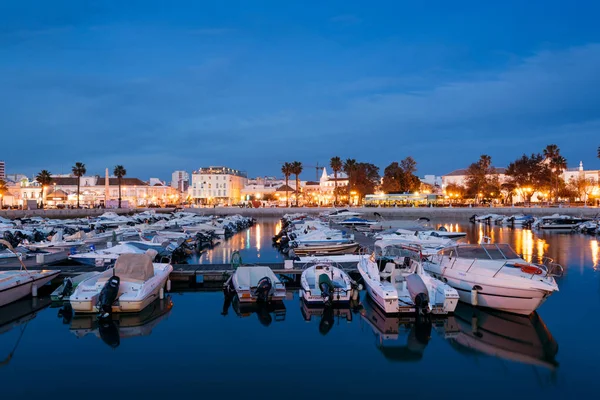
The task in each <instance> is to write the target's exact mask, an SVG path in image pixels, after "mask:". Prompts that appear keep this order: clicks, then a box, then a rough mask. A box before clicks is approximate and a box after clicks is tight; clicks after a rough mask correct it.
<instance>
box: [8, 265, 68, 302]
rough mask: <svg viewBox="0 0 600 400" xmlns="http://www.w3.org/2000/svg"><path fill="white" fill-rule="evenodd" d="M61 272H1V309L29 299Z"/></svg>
mask: <svg viewBox="0 0 600 400" xmlns="http://www.w3.org/2000/svg"><path fill="white" fill-rule="evenodd" d="M59 273H60V271H56V270H55V271H50V270H42V271H0V307H2V306H3V305H6V304H10V303H12V302H13V301H17V300H19V299H22V298H23V297H27V296H29V295H30V294H32V292H35V290H34V289H33V287H34V286H35V287H36V288H39V287H41V286H44V285H45V284H46V283H48V282H50V281H51V280H52V279H54V278H55V277H56V276H58V274H59Z"/></svg>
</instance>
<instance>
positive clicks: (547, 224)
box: [532, 214, 589, 230]
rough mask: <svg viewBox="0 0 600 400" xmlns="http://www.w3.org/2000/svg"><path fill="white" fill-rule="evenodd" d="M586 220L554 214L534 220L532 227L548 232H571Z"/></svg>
mask: <svg viewBox="0 0 600 400" xmlns="http://www.w3.org/2000/svg"><path fill="white" fill-rule="evenodd" d="M588 220H589V219H585V218H579V217H573V216H570V215H559V214H554V215H551V216H547V217H542V218H540V219H538V220H536V221H535V222H534V223H533V225H532V227H533V228H539V229H548V230H551V229H552V230H572V229H577V226H579V224H581V223H582V222H585V221H588Z"/></svg>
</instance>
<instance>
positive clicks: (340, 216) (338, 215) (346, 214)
mask: <svg viewBox="0 0 600 400" xmlns="http://www.w3.org/2000/svg"><path fill="white" fill-rule="evenodd" d="M320 215H321V216H322V217H325V218H327V219H329V220H332V221H342V220H344V219H346V218H351V217H360V216H361V215H362V214H361V213H357V212H354V211H350V210H347V209H341V210H338V209H335V208H334V209H333V210H332V211H324V212H322V213H321V214H320Z"/></svg>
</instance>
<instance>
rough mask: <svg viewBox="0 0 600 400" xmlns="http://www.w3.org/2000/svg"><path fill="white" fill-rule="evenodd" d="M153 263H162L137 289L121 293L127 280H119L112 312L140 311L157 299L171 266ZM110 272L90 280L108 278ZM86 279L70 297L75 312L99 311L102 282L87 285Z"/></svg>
mask: <svg viewBox="0 0 600 400" xmlns="http://www.w3.org/2000/svg"><path fill="white" fill-rule="evenodd" d="M155 265H162V267H160V268H161V269H158V268H155V275H154V276H153V277H152V278H151V279H150V280H148V281H146V282H144V283H143V286H142V287H140V286H138V290H135V291H131V292H125V293H123V292H122V290H123V288H124V287H127V281H121V285H120V288H119V296H118V298H117V300H116V301H115V303H114V304H113V305H112V312H113V313H126V312H140V311H142V310H143V309H144V308H146V307H147V306H148V305H149V304H151V303H152V302H153V301H154V300H156V299H158V297H159V292H160V289H161V288H163V287H165V285H166V283H167V280H168V279H169V274H170V272H171V271H172V270H173V267H172V266H170V265H164V264H155ZM112 274H113V271H112V269H110V270H107V271H105V272H103V273H101V274H100V275H98V276H95V277H91V278H90V280H100V279H102V278H108V277H110V276H112ZM88 281H89V280H86V281H83V282H81V283H80V284H79V285H78V286H77V288H76V289H75V291H74V293H73V295H71V297H70V302H71V307H72V308H73V311H75V312H76V313H96V312H98V311H99V310H98V306H97V304H98V300H99V297H100V291H101V290H102V287H103V286H104V285H103V284H102V285H100V287H98V286H95V285H93V284H92V285H89V284H88V283H87V282H88ZM90 286H91V287H90Z"/></svg>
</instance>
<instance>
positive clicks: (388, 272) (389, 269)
mask: <svg viewBox="0 0 600 400" xmlns="http://www.w3.org/2000/svg"><path fill="white" fill-rule="evenodd" d="M395 268H396V264H394V263H393V262H388V263H386V264H385V268H384V269H383V271H381V272H380V273H379V276H380V277H381V279H388V278H389V277H390V276H392V273H393V272H394V269H395Z"/></svg>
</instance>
